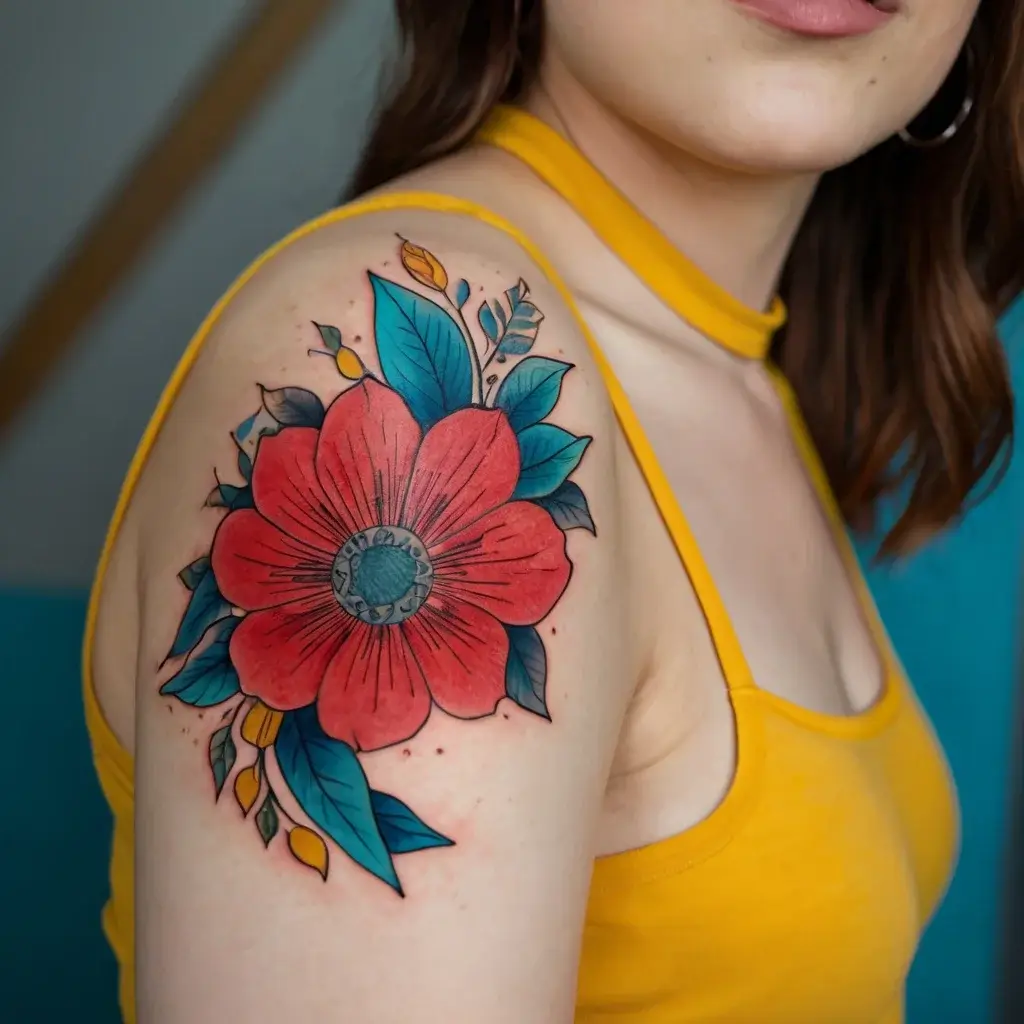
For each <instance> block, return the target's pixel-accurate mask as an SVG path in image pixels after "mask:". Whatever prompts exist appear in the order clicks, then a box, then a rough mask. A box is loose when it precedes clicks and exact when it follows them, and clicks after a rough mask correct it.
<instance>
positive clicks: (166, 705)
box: [164, 704, 174, 715]
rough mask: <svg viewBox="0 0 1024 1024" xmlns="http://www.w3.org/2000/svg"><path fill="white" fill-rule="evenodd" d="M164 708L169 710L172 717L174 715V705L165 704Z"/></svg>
mask: <svg viewBox="0 0 1024 1024" xmlns="http://www.w3.org/2000/svg"><path fill="white" fill-rule="evenodd" d="M164 707H165V708H167V710H168V712H170V714H172V715H173V714H174V705H173V704H165V705H164Z"/></svg>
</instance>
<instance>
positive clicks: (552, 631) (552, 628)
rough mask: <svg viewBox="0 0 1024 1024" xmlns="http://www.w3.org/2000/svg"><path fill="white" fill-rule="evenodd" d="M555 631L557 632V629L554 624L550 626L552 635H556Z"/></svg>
mask: <svg viewBox="0 0 1024 1024" xmlns="http://www.w3.org/2000/svg"><path fill="white" fill-rule="evenodd" d="M557 633H558V630H557V629H555V627H554V626H552V627H551V635H552V636H555V635H556V634H557Z"/></svg>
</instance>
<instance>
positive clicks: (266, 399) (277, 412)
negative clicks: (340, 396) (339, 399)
mask: <svg viewBox="0 0 1024 1024" xmlns="http://www.w3.org/2000/svg"><path fill="white" fill-rule="evenodd" d="M260 391H261V392H262V394H263V407H264V408H265V409H266V410H267V412H269V413H270V415H271V416H273V417H274V419H275V420H277V422H278V423H280V424H281V426H282V427H319V426H320V425H321V424H322V423H323V421H324V403H323V402H321V401H320V399H319V397H318V396H317V395H315V394H313V392H312V391H307V390H306V389H305V388H275V389H274V390H273V391H268V390H267V389H266V388H264V387H262V386H261V388H260Z"/></svg>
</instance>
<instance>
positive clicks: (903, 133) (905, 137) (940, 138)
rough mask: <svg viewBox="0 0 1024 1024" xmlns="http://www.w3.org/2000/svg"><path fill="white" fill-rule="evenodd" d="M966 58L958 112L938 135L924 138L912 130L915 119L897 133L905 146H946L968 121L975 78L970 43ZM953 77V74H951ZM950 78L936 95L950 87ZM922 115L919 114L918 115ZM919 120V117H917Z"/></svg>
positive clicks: (971, 109) (972, 105)
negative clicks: (962, 92) (961, 96)
mask: <svg viewBox="0 0 1024 1024" xmlns="http://www.w3.org/2000/svg"><path fill="white" fill-rule="evenodd" d="M963 60H964V96H963V99H962V100H961V101H960V106H959V107H958V108H957V111H956V114H955V115H954V116H953V119H952V120H951V121H950V122H949V124H947V125H946V127H945V128H943V129H942V131H940V132H939V133H938V134H937V135H932V136H930V137H927V138H922V137H921V136H919V135H914V134H913V132H912V131H911V130H910V129H911V126H912V125H913V123H914V122H913V121H911V122H910V124H908V125H906V126H905V127H903V128H901V129H900V130H899V132H898V133H897V135H898V137H899V140H900V142H902V143H903V144H904V145H905V146H909V147H910V148H911V149H937V148H938V147H939V146H944V145H945V144H946V143H947V142H949V140H950V139H952V138H953V136H954V135H956V134H957V133H958V132H959V131H960V129H961V128H963V126H964V125H965V124H966V123H967V119H968V118H969V117H970V116H971V111H973V110H974V96H973V95H972V92H971V87H972V83H973V80H974V53H973V52H972V50H971V47H970V43H968V44H967V46H966V47H965V48H964V53H963ZM951 77H952V74H951ZM949 84H950V79H947V80H946V82H944V83H943V85H942V87H941V88H940V90H939V93H938V94H936V95H941V93H942V91H943V89H946V88H948V86H949ZM927 112H928V108H927V107H926V108H925V110H924V111H923V113H924V114H927ZM921 116H922V115H921V114H919V115H918V117H921ZM915 120H917V118H915Z"/></svg>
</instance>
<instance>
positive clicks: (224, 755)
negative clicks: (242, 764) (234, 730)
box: [210, 724, 238, 798]
mask: <svg viewBox="0 0 1024 1024" xmlns="http://www.w3.org/2000/svg"><path fill="white" fill-rule="evenodd" d="M237 756H238V752H237V751H236V750H235V741H234V740H233V739H232V738H231V725H230V724H228V725H225V726H223V727H222V728H220V729H218V730H217V731H216V732H215V733H214V734H213V735H212V736H211V737H210V770H211V771H212V772H213V786H214V789H215V790H216V792H217V797H218V798H219V797H220V793H221V790H222V789H223V788H224V783H225V782H226V781H227V777H228V776H229V775H230V774H231V769H232V768H233V767H234V766H235V758H236V757H237Z"/></svg>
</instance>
